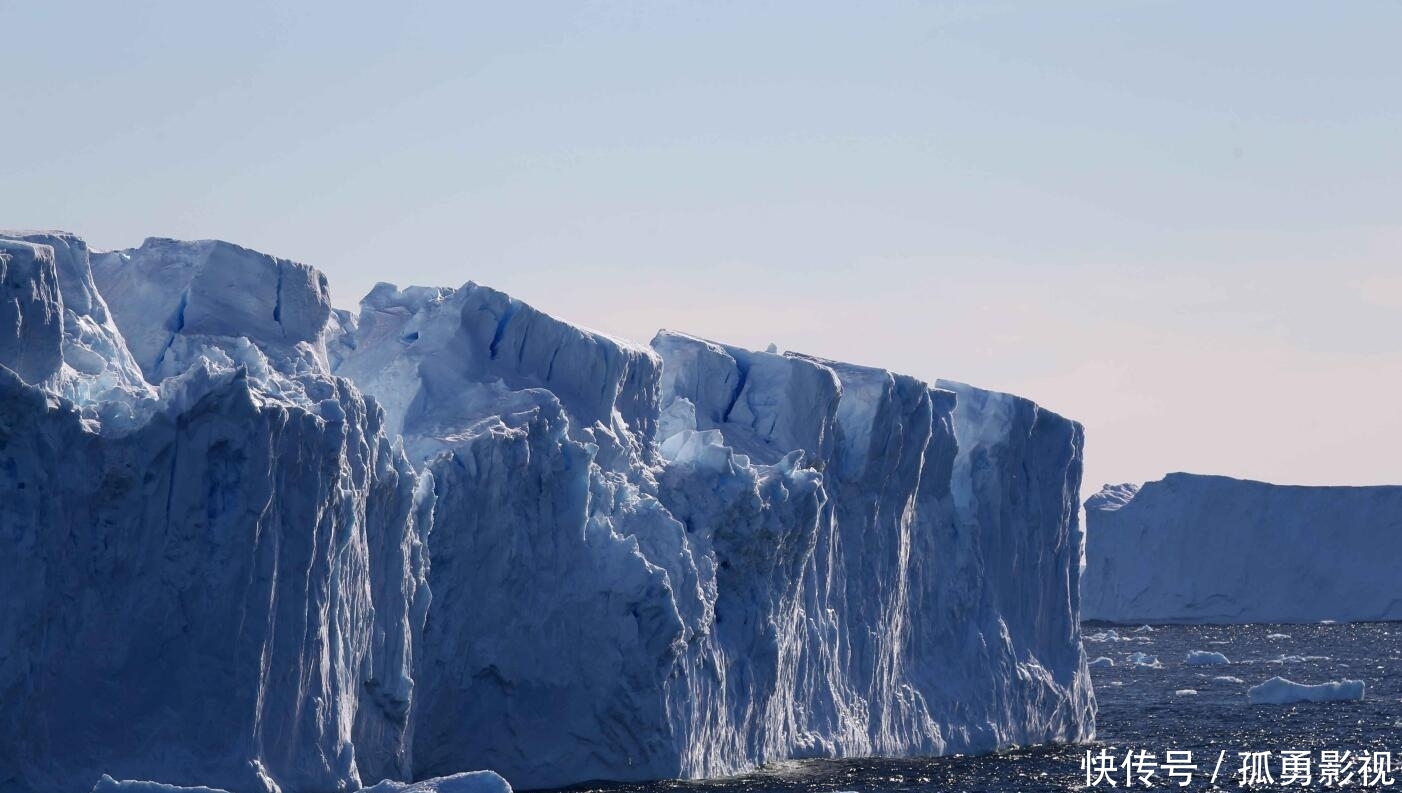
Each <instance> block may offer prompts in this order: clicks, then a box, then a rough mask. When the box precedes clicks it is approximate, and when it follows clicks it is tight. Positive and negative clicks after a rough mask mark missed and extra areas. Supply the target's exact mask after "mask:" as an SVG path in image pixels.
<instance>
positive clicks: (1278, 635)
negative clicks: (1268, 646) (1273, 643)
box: [1266, 633, 1290, 641]
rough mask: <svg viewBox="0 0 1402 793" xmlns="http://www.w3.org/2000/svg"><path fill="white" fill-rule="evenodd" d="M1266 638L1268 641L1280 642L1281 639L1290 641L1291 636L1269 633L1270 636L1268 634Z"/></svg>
mask: <svg viewBox="0 0 1402 793" xmlns="http://www.w3.org/2000/svg"><path fill="white" fill-rule="evenodd" d="M1266 638H1267V639H1274V640H1277V641H1278V640H1280V639H1289V638H1290V634H1288V633H1269V634H1266Z"/></svg>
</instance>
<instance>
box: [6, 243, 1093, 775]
mask: <svg viewBox="0 0 1402 793" xmlns="http://www.w3.org/2000/svg"><path fill="white" fill-rule="evenodd" d="M88 260H89V255H88V253H87V250H86V248H85V247H84V246H82V244H81V241H79V240H76V238H72V237H70V236H64V235H47V236H46V237H44V238H43V240H42V244H40V245H37V246H36V245H35V244H32V243H24V242H18V241H17V242H8V243H0V264H3V266H4V267H5V271H4V273H3V276H4V277H3V281H0V283H3V285H4V287H5V289H6V290H7V291H6V292H5V295H4V296H5V297H6V300H5V301H3V302H0V318H6V317H8V318H10V319H11V320H13V321H12V322H0V328H10V327H14V328H16V330H15V332H14V333H13V334H12V335H5V336H0V366H3V367H6V368H7V369H9V370H12V371H11V372H0V376H3V377H5V378H8V379H6V380H5V381H4V384H3V386H0V387H3V388H4V389H7V390H6V394H5V396H6V399H5V402H4V407H3V408H0V411H3V421H0V477H4V478H0V487H3V488H4V489H5V491H6V492H7V493H20V494H24V495H22V496H21V497H19V498H18V499H16V500H15V503H16V504H17V505H18V506H17V508H16V509H14V510H13V511H7V512H6V513H4V516H3V519H2V520H3V524H0V543H4V548H3V550H4V553H3V554H0V559H3V560H4V561H0V565H4V564H8V565H10V567H9V569H5V570H0V572H3V573H6V574H7V575H6V577H5V580H4V581H3V582H0V593H3V594H4V595H5V596H6V597H7V598H12V599H13V602H17V603H23V604H25V605H26V608H23V609H18V610H16V611H15V612H14V613H13V614H10V615H6V617H4V618H0V619H3V620H4V621H3V622H0V648H17V649H15V650H14V651H12V652H10V653H9V654H7V655H0V719H3V720H5V722H6V723H5V724H4V725H3V726H5V727H9V728H14V729H11V730H10V731H9V732H8V733H6V734H4V735H0V769H9V768H14V769H16V770H15V771H12V772H8V773H9V776H8V777H6V776H5V773H7V772H6V771H0V789H3V790H5V791H6V793H8V791H9V790H43V791H49V790H54V791H57V790H69V789H72V788H74V787H75V786H86V785H89V784H91V781H92V780H93V779H96V775H97V773H98V772H109V773H113V774H114V775H118V776H135V777H145V778H155V779H158V780H160V781H165V782H177V783H185V784H207V785H215V786H219V787H225V788H228V789H231V790H235V791H240V792H242V791H253V790H268V789H271V788H272V786H274V785H276V786H280V787H281V789H282V790H283V791H286V793H301V792H302V791H308V792H309V793H316V792H317V791H323V790H325V791H330V790H337V789H345V788H348V787H353V786H355V785H357V784H358V783H360V782H362V781H363V782H366V783H368V782H373V781H375V780H377V779H380V778H384V777H396V778H405V777H407V776H409V775H414V776H417V777H423V776H429V775H440V774H449V773H454V772H457V771H463V770H470V769H476V768H484V767H487V768H494V769H496V770H498V771H501V772H502V773H503V774H504V775H505V776H506V777H507V778H508V779H509V780H510V781H511V782H512V783H513V784H515V785H516V786H518V787H538V786H545V785H556V784H567V783H571V782H578V781H583V780H587V779H596V778H612V779H651V778H660V777H675V776H705V775H714V774H719V773H728V772H733V771H738V770H742V769H744V768H748V767H752V766H754V765H756V764H759V763H763V762H766V761H772V760H779V759H784V758H794V757H825V756H826V757H831V756H858V755H872V754H879V755H905V754H931V753H941V752H950V751H981V750H988V749H993V748H996V747H998V746H1004V745H1008V744H1013V743H1016V744H1027V743H1033V742H1040V741H1048V740H1077V739H1081V738H1085V737H1089V736H1090V734H1091V733H1092V731H1093V699H1092V696H1091V694H1090V689H1089V679H1088V676H1087V675H1086V671H1085V667H1084V659H1083V658H1082V655H1081V650H1080V644H1079V636H1078V633H1077V630H1078V629H1077V620H1076V609H1077V603H1076V598H1077V589H1078V587H1077V583H1078V582H1077V578H1076V577H1077V572H1078V561H1079V558H1080V542H1081V536H1080V532H1079V527H1078V526H1077V524H1076V510H1075V503H1074V494H1075V493H1076V490H1077V488H1078V485H1079V476H1080V453H1081V431H1080V427H1079V425H1077V424H1075V423H1074V422H1070V421H1067V420H1065V419H1063V418H1061V417H1059V416H1056V415H1055V414H1053V413H1050V412H1048V411H1045V410H1042V409H1040V408H1038V407H1037V406H1036V405H1034V404H1033V403H1031V402H1028V401H1026V400H1022V399H1019V398H1016V397H1010V396H1007V395H1002V394H993V393H991V392H986V391H981V390H978V389H974V388H971V387H968V386H963V385H960V384H955V383H945V382H940V383H937V384H935V386H934V387H931V386H930V385H928V384H926V383H923V382H921V381H919V380H917V379H914V378H911V377H906V376H902V375H897V374H893V373H890V372H886V371H883V370H879V369H871V368H866V367H860V366H853V365H849V364H841V363H835V362H830V361H824V360H820V359H816V358H810V357H805V356H799V355H793V354H786V355H778V354H773V353H757V352H750V351H746V350H741V349H738V348H734V347H727V346H724V345H720V344H715V343H712V342H707V341H703V340H700V339H696V338H692V337H688V336H685V335H683V334H677V333H670V332H663V333H660V334H659V335H658V337H657V338H656V339H654V340H653V342H652V344H651V345H650V346H643V345H635V344H629V343H626V342H621V341H618V340H616V339H612V338H609V337H607V336H605V335H602V334H598V333H594V332H590V331H587V330H583V329H581V328H578V327H575V326H572V325H569V324H567V323H564V322H561V321H559V320H557V319H554V318H552V317H549V316H548V315H545V314H543V313H541V312H538V311H536V310H534V309H532V308H531V307H529V306H527V305H525V304H523V303H521V302H520V301H517V300H514V299H512V298H510V297H508V296H506V295H503V294H501V293H499V292H496V291H494V290H491V289H488V288H486V287H481V286H478V285H475V284H468V285H467V286H464V287H463V288H461V289H440V288H410V289H405V290H398V289H396V288H394V287H392V286H389V285H384V284H382V285H380V286H378V287H377V288H376V289H375V290H374V291H373V292H372V293H371V294H370V295H369V296H368V297H367V298H366V300H365V301H364V302H363V303H362V307H361V311H360V313H359V314H358V315H351V314H348V313H346V312H338V311H333V310H332V309H330V307H329V305H328V302H327V300H326V287H325V281H324V279H323V278H322V277H321V275H320V273H317V272H316V271H315V270H312V269H311V268H308V267H305V266H303V265H298V264H295V263H292V262H287V261H285V260H281V259H276V258H274V257H270V256H266V255H263V254H259V253H256V252H253V251H248V250H246V249H243V248H239V247H237V246H233V245H229V244H227V243H219V242H199V243H184V242H176V241H171V240H149V241H148V242H147V243H146V244H145V245H143V246H142V247H141V248H139V249H134V250H130V251H121V252H113V253H105V254H94V255H93V257H92V261H93V264H92V267H91V269H90V268H89V267H88ZM65 271H67V272H68V273H69V275H68V276H65V275H64V272H65ZM89 273H93V274H89ZM70 284H73V285H74V286H71V287H70ZM70 289H72V290H74V292H75V294H78V295H79V296H80V297H79V298H76V299H75V300H73V301H71V302H67V295H68V293H69V291H70ZM4 312H9V313H8V314H6V313H4ZM31 337H32V339H31ZM21 340H22V341H24V342H25V343H23V344H20V343H18V341H21ZM31 340H33V341H43V342H44V344H43V345H39V346H38V347H36V346H35V344H32V343H30V342H31ZM55 346H56V347H57V350H58V352H57V353H55V352H54V348H55ZM36 350H37V352H36ZM83 351H91V352H93V353H94V356H95V357H92V358H85V357H84V352H83ZM70 359H71V360H70ZM80 359H83V360H80ZM75 361H76V362H78V364H81V365H77V364H75V363H74V362H75ZM14 372H19V373H20V374H19V376H18V377H16V376H15V374H14ZM362 393H363V394H365V395H366V396H362ZM380 405H383V410H382V409H381V408H380V407H379V406H380ZM401 448H402V450H403V453H401V452H400V449H401ZM21 485H22V487H21ZM6 587H9V589H5V588H6ZM430 587H431V589H432V595H431V597H430V595H429V589H430ZM84 648H100V650H101V651H100V652H98V653H89V652H84ZM0 652H3V650H0ZM36 669H40V670H42V671H39V672H36V671H35V670H36ZM79 699H94V700H95V701H98V702H101V703H103V704H102V705H101V706H100V707H99V708H97V709H96V710H94V711H93V712H89V713H83V712H82V711H81V710H80V709H77V708H76V704H75V703H76V702H77V701H78V700H79ZM12 705H13V706H12ZM22 724H34V725H38V727H36V728H34V729H19V727H20V725H22Z"/></svg>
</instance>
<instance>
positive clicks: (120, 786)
mask: <svg viewBox="0 0 1402 793" xmlns="http://www.w3.org/2000/svg"><path fill="white" fill-rule="evenodd" d="M92 793H228V791H225V790H222V789H220V788H212V787H179V786H176V785H163V784H161V783H160V782H146V781H141V780H134V779H120V780H119V779H113V778H112V777H110V776H108V775H106V774H103V775H102V778H101V779H99V780H97V784H96V785H93V789H92Z"/></svg>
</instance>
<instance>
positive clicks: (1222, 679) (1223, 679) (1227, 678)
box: [1212, 675, 1246, 685]
mask: <svg viewBox="0 0 1402 793" xmlns="http://www.w3.org/2000/svg"><path fill="white" fill-rule="evenodd" d="M1212 682H1214V683H1232V684H1235V685H1240V684H1242V683H1245V682H1246V681H1245V680H1242V679H1241V678H1239V677H1232V676H1231V675H1218V676H1217V677H1214V678H1212Z"/></svg>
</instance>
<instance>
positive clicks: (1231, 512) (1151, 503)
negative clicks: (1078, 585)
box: [1082, 474, 1402, 623]
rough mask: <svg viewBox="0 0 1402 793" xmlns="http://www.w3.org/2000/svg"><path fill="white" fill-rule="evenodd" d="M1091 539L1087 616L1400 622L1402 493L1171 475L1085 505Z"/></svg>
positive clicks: (1121, 619) (1114, 490) (1084, 582)
mask: <svg viewBox="0 0 1402 793" xmlns="http://www.w3.org/2000/svg"><path fill="white" fill-rule="evenodd" d="M1086 533H1087V539H1086V568H1085V572H1084V574H1083V576H1082V592H1083V607H1084V617H1085V618H1086V619H1103V620H1110V621H1115V622H1130V623H1133V622H1141V621H1149V622H1217V623H1248V622H1317V621H1320V620H1323V619H1332V620H1345V621H1347V620H1353V621H1371V620H1397V619H1402V577H1399V576H1398V575H1397V562H1396V560H1397V559H1399V558H1402V487H1293V486H1283V485H1270V484H1266V483H1263V482H1250V481H1243V480H1238V479H1230V478H1227V477H1221V476H1197V475H1193V474H1169V475H1168V476H1167V477H1165V478H1164V479H1162V480H1160V481H1157V482H1149V483H1147V484H1145V485H1144V486H1143V487H1142V488H1138V489H1137V491H1136V490H1135V489H1134V488H1133V486H1126V485H1120V486H1114V487H1107V488H1106V489H1105V490H1103V491H1101V493H1099V494H1097V495H1096V496H1094V497H1092V498H1091V499H1089V500H1087V501H1086Z"/></svg>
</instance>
